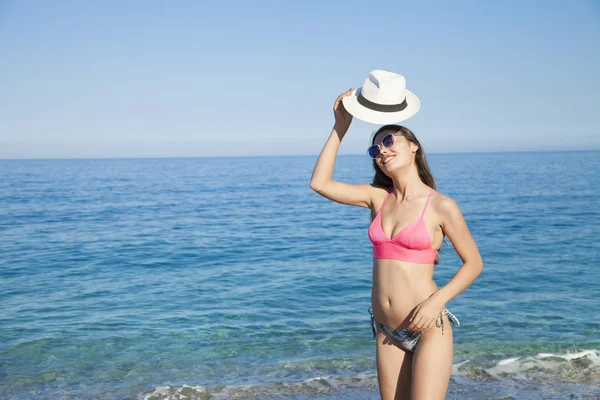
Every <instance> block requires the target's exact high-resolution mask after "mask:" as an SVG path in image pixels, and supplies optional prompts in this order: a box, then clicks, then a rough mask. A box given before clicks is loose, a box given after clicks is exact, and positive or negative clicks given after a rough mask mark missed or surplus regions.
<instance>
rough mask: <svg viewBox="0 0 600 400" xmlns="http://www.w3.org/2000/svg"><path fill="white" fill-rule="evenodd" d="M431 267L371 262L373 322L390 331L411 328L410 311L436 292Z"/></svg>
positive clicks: (430, 265) (426, 265) (381, 260)
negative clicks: (384, 326) (391, 329)
mask: <svg viewBox="0 0 600 400" xmlns="http://www.w3.org/2000/svg"><path fill="white" fill-rule="evenodd" d="M433 270H434V265H433V264H416V263H410V262H406V261H398V260H388V259H374V261H373V289H372V291H371V305H372V307H373V315H374V317H375V319H376V320H377V321H379V322H381V323H382V324H384V325H386V326H388V327H390V328H393V329H405V328H407V327H408V325H409V324H410V323H409V321H408V317H409V316H410V313H411V311H412V310H413V309H414V308H415V307H416V306H417V305H418V304H419V303H421V302H423V301H424V300H426V299H427V298H429V296H431V295H432V294H433V293H435V292H436V291H437V289H438V286H437V285H436V283H435V281H434V280H433Z"/></svg>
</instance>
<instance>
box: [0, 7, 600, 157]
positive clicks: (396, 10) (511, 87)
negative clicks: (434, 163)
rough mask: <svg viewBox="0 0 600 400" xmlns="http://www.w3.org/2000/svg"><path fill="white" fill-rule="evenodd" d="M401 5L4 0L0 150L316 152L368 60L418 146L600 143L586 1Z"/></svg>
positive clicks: (11, 153)
mask: <svg viewBox="0 0 600 400" xmlns="http://www.w3.org/2000/svg"><path fill="white" fill-rule="evenodd" d="M415 3H417V2H402V1H397V0H396V1H380V2H375V1H370V2H366V1H365V2H358V1H324V0H319V1H312V0H306V1H302V2H285V1H227V0H223V1H219V2H216V1H215V2H198V1H177V2H164V1H160V2H159V1H126V2H123V1H102V2H93V1H61V0H56V1H52V2H50V1H33V0H32V1H18V2H17V1H3V0H0V158H57V157H59V158H63V157H64V158H70V157H170V156H171V157H182V156H184V157H187V156H237V155H294V154H318V152H319V151H320V149H321V147H322V146H323V144H324V142H325V140H326V138H327V136H328V135H329V132H330V130H331V127H332V125H333V113H332V110H331V107H332V103H333V101H334V99H335V97H336V96H337V95H338V94H339V93H340V92H342V91H344V90H346V89H348V88H349V87H351V86H354V87H358V86H361V85H362V82H363V81H364V79H365V78H366V76H367V75H368V73H369V71H371V70H374V69H386V70H389V71H394V72H398V73H402V74H403V75H404V76H405V77H406V79H407V88H408V89H409V90H411V91H412V92H414V93H415V94H416V95H417V96H418V97H419V98H420V100H421V110H420V111H419V113H417V115H415V116H414V117H412V118H411V119H409V120H408V121H406V122H405V125H406V126H408V127H409V128H411V129H412V130H413V131H414V132H415V133H416V135H417V137H419V139H420V140H421V142H422V144H423V147H424V149H425V150H426V151H427V152H430V153H436V152H469V151H513V150H517V151H520V150H569V149H600V123H599V122H598V118H597V116H598V110H600V77H599V75H598V71H600V3H598V2H595V1H593V0H590V1H571V2H559V1H545V2H542V1H536V2H534V1H500V2H491V1H490V2H487V1H458V2H443V1H437V2H431V1H422V2H418V4H415ZM376 128H377V127H376V126H375V125H370V124H367V123H363V122H361V121H357V120H356V119H355V121H354V122H353V126H352V127H351V129H350V131H349V133H348V135H347V136H346V138H345V139H344V142H343V144H342V147H341V149H340V153H342V154H364V151H365V148H366V147H367V145H368V140H369V136H370V134H371V132H372V131H373V130H374V129H376Z"/></svg>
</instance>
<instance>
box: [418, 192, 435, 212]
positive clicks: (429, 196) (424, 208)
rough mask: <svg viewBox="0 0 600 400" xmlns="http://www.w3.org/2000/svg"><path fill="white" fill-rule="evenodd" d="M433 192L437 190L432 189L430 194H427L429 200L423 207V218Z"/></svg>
mask: <svg viewBox="0 0 600 400" xmlns="http://www.w3.org/2000/svg"><path fill="white" fill-rule="evenodd" d="M433 192H435V190H433V189H431V191H430V192H429V195H428V196H427V200H426V201H425V207H423V212H422V213H421V218H423V215H425V210H427V204H429V199H430V198H431V195H432V194H433Z"/></svg>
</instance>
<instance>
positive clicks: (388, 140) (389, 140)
mask: <svg viewBox="0 0 600 400" xmlns="http://www.w3.org/2000/svg"><path fill="white" fill-rule="evenodd" d="M381 144H382V145H384V146H385V147H387V148H389V147H392V145H393V144H394V135H392V134H391V133H390V134H389V135H385V137H384V138H383V140H382V141H381Z"/></svg>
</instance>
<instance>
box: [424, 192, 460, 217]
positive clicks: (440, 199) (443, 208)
mask: <svg viewBox="0 0 600 400" xmlns="http://www.w3.org/2000/svg"><path fill="white" fill-rule="evenodd" d="M431 207H433V208H434V210H435V211H436V213H437V214H439V215H440V216H441V217H442V218H443V217H448V216H451V215H454V214H456V213H459V214H460V207H459V206H458V203H457V202H456V201H455V200H454V199H453V198H452V197H450V196H448V195H446V194H444V193H440V192H438V191H437V190H436V192H435V195H434V196H431Z"/></svg>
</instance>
